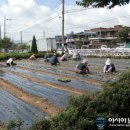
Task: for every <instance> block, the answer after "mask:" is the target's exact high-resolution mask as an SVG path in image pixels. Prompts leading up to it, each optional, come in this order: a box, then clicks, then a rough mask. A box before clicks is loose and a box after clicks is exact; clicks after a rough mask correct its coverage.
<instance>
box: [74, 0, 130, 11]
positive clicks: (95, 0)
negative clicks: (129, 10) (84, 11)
mask: <svg viewBox="0 0 130 130" xmlns="http://www.w3.org/2000/svg"><path fill="white" fill-rule="evenodd" d="M129 2H130V0H81V1H77V2H76V3H77V4H78V5H80V6H83V7H88V6H92V7H94V8H100V7H105V6H107V7H108V8H109V9H111V8H113V7H115V6H116V5H119V6H123V5H126V4H128V3H129Z"/></svg>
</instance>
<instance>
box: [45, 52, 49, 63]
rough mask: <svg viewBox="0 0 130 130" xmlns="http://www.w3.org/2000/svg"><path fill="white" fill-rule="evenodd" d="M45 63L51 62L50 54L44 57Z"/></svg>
mask: <svg viewBox="0 0 130 130" xmlns="http://www.w3.org/2000/svg"><path fill="white" fill-rule="evenodd" d="M44 61H45V62H49V61H50V60H49V54H48V53H46V54H45V55H44Z"/></svg>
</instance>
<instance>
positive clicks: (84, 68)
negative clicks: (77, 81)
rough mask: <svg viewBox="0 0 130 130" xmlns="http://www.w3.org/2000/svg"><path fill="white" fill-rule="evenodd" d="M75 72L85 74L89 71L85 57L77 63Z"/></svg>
mask: <svg viewBox="0 0 130 130" xmlns="http://www.w3.org/2000/svg"><path fill="white" fill-rule="evenodd" d="M75 72H76V73H79V74H87V73H89V72H90V71H89V68H88V62H87V59H84V60H83V61H82V63H79V64H78V65H77V66H76V68H75Z"/></svg>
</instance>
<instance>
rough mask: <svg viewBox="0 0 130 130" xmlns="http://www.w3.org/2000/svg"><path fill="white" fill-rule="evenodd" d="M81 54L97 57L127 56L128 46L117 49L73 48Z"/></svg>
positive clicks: (129, 49)
mask: <svg viewBox="0 0 130 130" xmlns="http://www.w3.org/2000/svg"><path fill="white" fill-rule="evenodd" d="M75 51H77V52H78V53H79V54H80V55H81V56H99V57H106V56H111V57H129V56H130V48H121V49H120V48H119V49H114V48H112V49H75Z"/></svg>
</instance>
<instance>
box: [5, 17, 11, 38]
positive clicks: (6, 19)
mask: <svg viewBox="0 0 130 130" xmlns="http://www.w3.org/2000/svg"><path fill="white" fill-rule="evenodd" d="M7 20H11V19H7V18H6V16H5V17H4V38H6V21H7Z"/></svg>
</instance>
